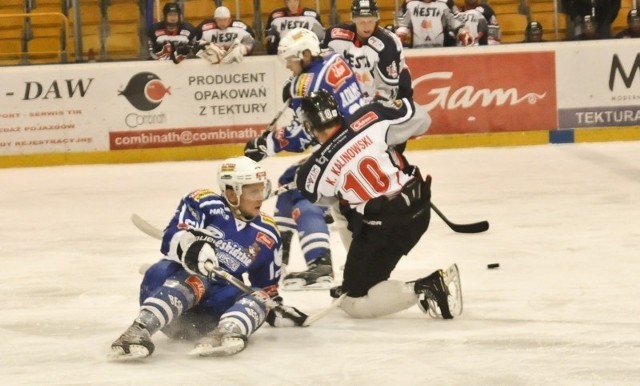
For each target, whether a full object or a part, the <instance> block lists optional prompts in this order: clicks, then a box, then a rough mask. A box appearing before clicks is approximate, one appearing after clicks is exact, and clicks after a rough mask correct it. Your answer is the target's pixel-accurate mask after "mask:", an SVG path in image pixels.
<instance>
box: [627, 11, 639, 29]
mask: <svg viewBox="0 0 640 386" xmlns="http://www.w3.org/2000/svg"><path fill="white" fill-rule="evenodd" d="M633 22H635V23H640V12H638V10H637V9H631V10H629V13H628V14H627V23H628V24H629V25H631V24H632V23H633Z"/></svg>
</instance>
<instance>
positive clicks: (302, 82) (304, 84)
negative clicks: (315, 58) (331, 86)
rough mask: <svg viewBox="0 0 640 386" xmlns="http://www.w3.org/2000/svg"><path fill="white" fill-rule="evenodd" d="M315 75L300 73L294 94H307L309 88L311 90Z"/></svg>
mask: <svg viewBox="0 0 640 386" xmlns="http://www.w3.org/2000/svg"><path fill="white" fill-rule="evenodd" d="M313 77H314V74H309V73H305V74H300V75H299V76H298V80H297V81H296V84H295V88H294V94H295V95H298V96H304V95H307V90H309V87H310V86H309V85H310V84H311V82H313Z"/></svg>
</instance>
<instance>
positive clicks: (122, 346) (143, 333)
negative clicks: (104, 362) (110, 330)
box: [109, 322, 155, 361]
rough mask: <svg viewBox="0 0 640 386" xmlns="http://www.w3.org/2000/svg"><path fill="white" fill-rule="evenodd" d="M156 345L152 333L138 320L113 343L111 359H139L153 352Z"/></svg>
mask: <svg viewBox="0 0 640 386" xmlns="http://www.w3.org/2000/svg"><path fill="white" fill-rule="evenodd" d="M154 349H155V345H154V344H153V342H152V341H151V334H150V333H149V331H148V330H147V329H146V328H144V326H143V325H142V324H140V323H138V322H134V323H133V324H132V325H131V326H130V327H129V328H127V330H126V331H125V332H124V333H123V334H122V335H120V337H119V338H118V339H116V340H115V342H113V343H112V344H111V353H110V355H109V359H111V360H115V361H127V360H137V359H142V358H146V357H148V356H150V355H151V354H153V350H154Z"/></svg>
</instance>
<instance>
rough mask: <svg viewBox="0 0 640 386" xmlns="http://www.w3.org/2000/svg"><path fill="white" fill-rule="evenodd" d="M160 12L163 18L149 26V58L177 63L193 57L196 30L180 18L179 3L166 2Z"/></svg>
mask: <svg viewBox="0 0 640 386" xmlns="http://www.w3.org/2000/svg"><path fill="white" fill-rule="evenodd" d="M162 14H163V15H164V19H163V20H162V21H161V22H159V23H156V24H154V25H153V26H151V28H149V34H148V38H147V46H148V49H149V55H150V57H151V59H155V60H169V59H171V60H173V62H174V63H176V64H178V63H180V62H181V61H182V60H184V59H186V58H190V57H193V46H194V43H195V41H196V37H197V31H196V29H195V27H194V26H192V25H191V24H189V23H187V22H185V21H183V20H182V10H181V9H180V5H179V4H178V3H167V4H165V5H164V8H162Z"/></svg>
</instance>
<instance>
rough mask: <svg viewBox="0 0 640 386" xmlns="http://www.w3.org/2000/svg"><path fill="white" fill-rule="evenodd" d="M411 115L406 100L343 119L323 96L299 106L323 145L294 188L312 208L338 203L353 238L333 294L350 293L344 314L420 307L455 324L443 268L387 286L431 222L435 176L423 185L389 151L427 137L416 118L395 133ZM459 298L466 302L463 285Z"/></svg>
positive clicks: (365, 315)
mask: <svg viewBox="0 0 640 386" xmlns="http://www.w3.org/2000/svg"><path fill="white" fill-rule="evenodd" d="M412 109H413V105H412V104H411V103H410V102H409V101H407V99H402V100H396V101H393V102H385V103H380V102H372V103H370V104H367V105H365V106H363V107H361V108H360V109H358V110H357V111H356V112H355V113H354V114H352V115H350V116H349V117H343V116H342V114H341V113H340V111H339V109H338V104H337V102H336V100H335V99H334V98H333V96H331V95H330V94H329V93H327V92H326V91H324V90H319V91H316V92H313V93H311V94H310V95H309V96H307V97H305V98H304V99H303V101H302V104H301V112H300V117H301V120H302V122H303V124H304V127H305V130H306V131H307V132H308V133H309V135H311V136H312V137H314V138H315V139H316V140H317V141H318V142H319V143H320V144H321V146H320V148H318V149H317V150H316V151H314V152H313V154H312V155H311V156H310V157H309V158H308V159H307V161H306V162H304V164H303V165H302V166H300V169H299V170H298V173H297V176H296V180H295V181H296V186H297V188H298V189H299V191H300V193H302V195H303V196H305V197H306V198H307V199H309V200H310V201H312V202H321V203H332V202H335V201H338V200H339V202H340V210H341V212H342V213H343V214H344V216H345V217H346V218H347V221H348V226H349V229H350V230H351V231H352V233H353V239H352V242H351V244H350V246H349V249H348V252H347V260H346V263H345V269H344V279H343V282H342V286H341V288H340V289H338V290H334V295H337V293H336V292H341V293H343V294H344V293H346V294H347V295H346V297H345V298H344V299H343V301H342V303H341V305H340V308H341V309H342V310H344V311H345V312H346V313H347V314H349V315H351V316H353V317H356V318H371V317H377V316H382V315H388V314H391V313H395V312H398V311H402V310H404V309H407V308H409V307H411V306H412V305H414V304H416V303H418V304H419V305H420V307H421V308H422V309H423V311H425V312H427V311H428V310H429V309H431V311H432V312H435V313H434V314H432V315H439V316H440V317H442V318H445V319H451V318H453V315H452V312H451V309H450V305H449V294H450V291H449V288H448V287H447V284H446V283H447V282H448V279H447V274H445V273H444V272H443V271H442V270H437V271H435V272H433V273H432V274H431V275H429V276H426V277H424V278H421V279H418V280H416V281H413V282H409V283H405V282H402V281H399V280H389V277H390V276H391V272H392V271H393V269H394V268H395V266H396V264H397V263H398V261H399V260H400V258H401V257H402V256H403V255H406V254H408V253H409V251H411V249H412V248H413V247H414V246H415V245H416V244H417V243H418V241H419V240H420V238H421V236H422V235H423V234H424V233H425V232H426V230H427V228H428V226H429V220H430V201H431V191H430V185H431V177H430V176H427V178H426V179H423V178H422V176H421V175H420V171H419V170H418V168H417V167H415V166H412V165H410V164H409V163H408V162H407V159H406V158H405V157H404V156H403V155H401V154H400V153H398V152H397V151H394V150H390V149H392V146H393V145H395V144H398V143H402V142H404V141H406V140H407V139H408V138H409V137H411V136H414V135H420V134H422V133H423V132H424V127H425V125H424V123H422V124H421V122H419V121H417V120H413V121H412V122H413V124H411V125H404V126H402V127H398V126H396V127H394V126H395V125H397V124H400V123H407V122H410V121H411V117H413V116H414V114H413V111H412ZM455 293H456V296H457V299H458V301H460V302H461V295H462V294H461V292H460V291H459V287H458V288H457V289H456V292H455ZM452 308H455V307H452ZM461 311H462V310H461V309H460V312H461ZM454 313H455V314H458V313H456V312H455V311H454Z"/></svg>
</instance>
